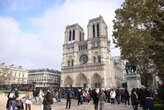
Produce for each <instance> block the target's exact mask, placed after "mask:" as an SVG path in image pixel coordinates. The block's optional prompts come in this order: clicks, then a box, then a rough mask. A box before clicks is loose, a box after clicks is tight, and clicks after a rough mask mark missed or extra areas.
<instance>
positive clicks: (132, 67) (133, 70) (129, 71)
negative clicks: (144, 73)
mask: <svg viewBox="0 0 164 110" xmlns="http://www.w3.org/2000/svg"><path fill="white" fill-rule="evenodd" d="M125 70H126V73H127V74H128V75H129V74H138V72H137V71H138V66H135V65H131V64H130V63H129V62H126V66H125Z"/></svg>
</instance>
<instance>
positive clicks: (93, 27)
mask: <svg viewBox="0 0 164 110" xmlns="http://www.w3.org/2000/svg"><path fill="white" fill-rule="evenodd" d="M92 29H93V38H95V25H94V24H93V26H92Z"/></svg>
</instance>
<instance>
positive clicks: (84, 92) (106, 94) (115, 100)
mask: <svg viewBox="0 0 164 110" xmlns="http://www.w3.org/2000/svg"><path fill="white" fill-rule="evenodd" d="M153 94H154V93H153V91H152V90H151V89H147V88H145V87H144V86H143V87H141V88H133V89H132V90H131V92H128V90H127V89H123V88H117V89H103V88H100V89H98V88H97V89H82V88H79V89H77V90H76V91H75V90H73V89H66V90H65V91H64V96H63V91H61V90H57V91H55V92H54V91H50V90H47V91H43V90H42V89H39V91H37V90H36V89H34V90H32V89H30V88H29V89H27V92H26V95H25V96H24V97H22V98H19V93H18V90H17V89H16V88H13V89H11V91H10V92H9V93H8V101H7V104H6V108H7V110H11V108H13V110H15V108H18V109H19V110H24V105H25V110H32V107H31V104H40V105H41V110H51V109H52V108H51V105H52V104H53V98H56V103H60V102H61V99H62V98H65V99H66V109H70V108H71V102H72V99H77V106H80V105H83V104H84V103H91V102H93V104H94V109H95V110H104V104H105V103H111V104H118V105H119V104H125V105H127V106H128V107H132V108H133V110H138V107H141V108H142V110H153V106H154V103H153Z"/></svg>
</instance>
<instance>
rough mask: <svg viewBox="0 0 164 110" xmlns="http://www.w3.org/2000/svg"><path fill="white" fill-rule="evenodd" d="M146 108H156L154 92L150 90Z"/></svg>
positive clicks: (149, 109) (147, 109)
mask: <svg viewBox="0 0 164 110" xmlns="http://www.w3.org/2000/svg"><path fill="white" fill-rule="evenodd" d="M145 110H154V101H153V93H152V91H150V90H148V91H147V93H146V101H145Z"/></svg>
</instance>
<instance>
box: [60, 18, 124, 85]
mask: <svg viewBox="0 0 164 110" xmlns="http://www.w3.org/2000/svg"><path fill="white" fill-rule="evenodd" d="M87 29H88V33H87V39H86V40H85V37H84V30H83V28H82V27H81V26H80V25H79V24H73V25H68V26H67V27H66V30H65V41H64V45H63V59H62V72H61V87H88V88H99V87H102V88H115V87H121V85H122V81H123V78H124V73H123V71H124V70H123V68H120V67H121V66H119V67H116V65H115V63H114V62H113V60H112V57H111V52H110V41H109V40H108V28H107V25H106V23H105V21H104V19H103V17H102V16H99V17H97V18H93V19H90V20H89V23H88V26H87ZM119 65H121V64H119ZM119 69H120V70H119Z"/></svg>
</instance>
